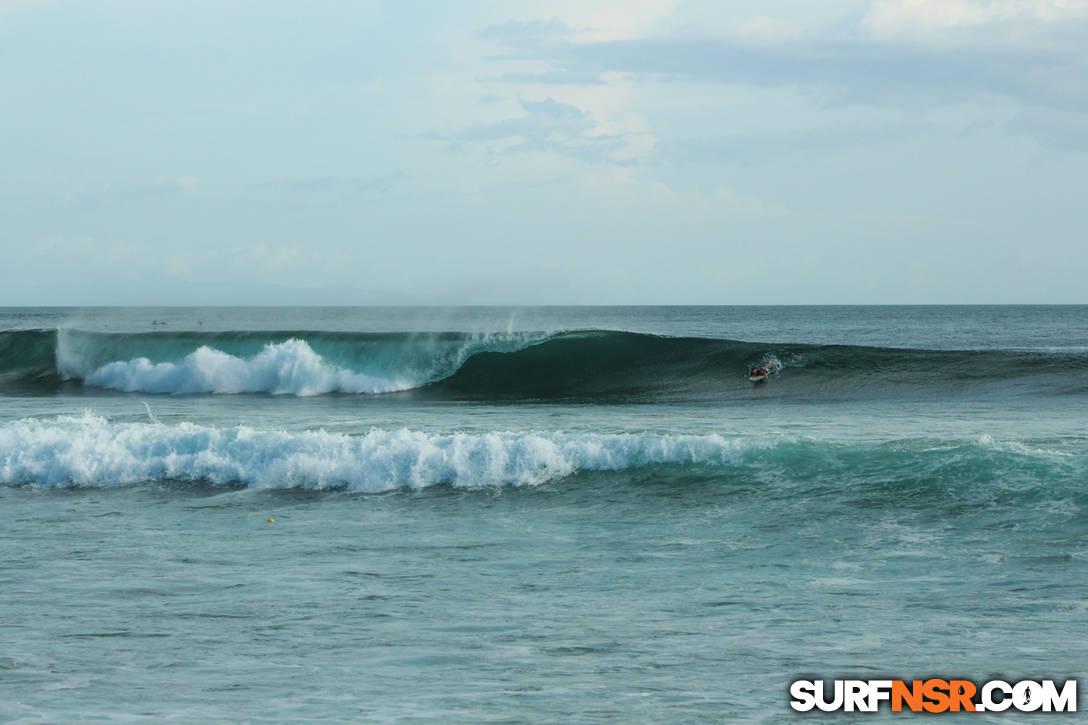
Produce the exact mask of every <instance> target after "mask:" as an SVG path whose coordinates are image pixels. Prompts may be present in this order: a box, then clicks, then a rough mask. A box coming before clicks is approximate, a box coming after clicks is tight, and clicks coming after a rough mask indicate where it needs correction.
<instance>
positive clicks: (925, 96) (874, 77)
mask: <svg viewBox="0 0 1088 725" xmlns="http://www.w3.org/2000/svg"><path fill="white" fill-rule="evenodd" d="M745 27H747V26H745V25H744V23H741V24H740V25H739V26H738V28H739V30H738V32H737V33H735V34H733V35H731V36H728V37H721V36H718V37H713V36H709V35H706V36H701V37H700V36H692V35H690V34H685V35H683V36H675V35H674V36H645V37H638V38H634V39H625V40H605V41H584V40H580V41H574V40H571V39H570V38H569V37H567V36H564V34H563V33H562V32H561V29H560V28H559V27H558V26H556V25H554V24H552V25H526V24H522V25H518V26H516V28H515V27H513V26H496V27H493V28H491V29H489V30H488V31H487V32H488V34H489V37H491V38H492V39H495V40H501V41H502V42H503V43H505V44H506V46H507V48H508V52H507V53H506V54H503V55H501V56H498V57H496V58H495V60H496V61H503V62H508V61H537V62H539V63H541V64H542V67H543V68H544V70H540V71H538V72H535V73H530V72H520V73H517V74H507V75H502V76H499V77H498V78H496V80H502V81H516V82H523V83H524V82H535V83H539V84H568V85H569V84H574V85H585V84H590V83H601V82H602V78H603V77H605V76H606V74H609V73H619V74H624V75H625V76H627V77H634V78H638V79H642V80H657V81H665V82H678V81H679V82H701V83H726V84H739V85H751V86H760V87H768V86H771V87H781V86H791V87H800V88H813V89H817V90H818V91H819V92H820V93H821V94H822V95H824V96H826V97H829V98H832V99H836V100H839V101H844V102H852V103H871V104H886V103H893V104H902V103H909V104H911V105H917V104H918V103H920V102H921V103H958V102H961V101H963V100H965V99H967V98H971V97H980V96H983V97H1002V98H1007V99H1011V100H1013V101H1015V102H1018V103H1022V104H1026V105H1039V106H1047V107H1053V108H1063V109H1067V110H1068V109H1076V110H1079V111H1085V110H1088V58H1086V56H1085V54H1084V52H1083V50H1082V47H1081V46H1082V45H1083V39H1084V38H1085V37H1088V0H1065V1H1064V2H1062V0H1030V1H1029V0H1004V1H1003V2H996V3H987V4H981V3H972V2H967V1H966V0H881V1H880V2H877V3H875V4H873V5H872V6H871V7H870V9H869V11H868V12H867V13H865V14H864V15H863V16H862V17H861V19H860V20H858V21H855V22H853V23H851V24H850V25H848V26H847V27H846V28H845V30H843V29H842V28H841V27H840V28H839V29H837V30H834V31H825V32H822V33H817V34H808V35H804V34H801V33H800V32H799V31H798V29H797V28H796V27H790V28H782V27H777V26H776V25H775V24H774V23H769V22H759V23H755V24H754V25H751V27H750V28H748V30H747V31H744V29H745ZM741 31H744V32H741ZM952 31H955V32H952Z"/></svg>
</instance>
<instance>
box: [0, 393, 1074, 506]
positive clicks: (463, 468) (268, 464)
mask: <svg viewBox="0 0 1088 725" xmlns="http://www.w3.org/2000/svg"><path fill="white" fill-rule="evenodd" d="M647 467H658V469H657V470H658V474H657V475H655V479H656V480H665V481H669V480H673V479H671V478H669V477H668V476H665V477H664V478H662V477H661V474H662V473H663V472H662V471H661V470H660V467H667V468H669V469H672V470H674V471H675V472H676V473H677V474H679V475H680V476H681V479H680V480H683V473H684V472H685V471H689V472H690V471H703V472H704V473H708V474H710V475H712V476H713V477H714V478H715V479H716V480H723V481H730V480H731V481H733V482H735V483H737V484H739V485H745V486H749V487H750V486H752V485H766V486H782V485H786V486H792V485H795V484H797V483H801V484H804V485H805V487H806V488H805V489H804V491H802V490H798V491H797V494H798V495H801V494H802V493H804V495H808V494H809V493H812V492H815V493H816V494H819V495H824V494H828V493H831V492H833V491H835V490H837V489H839V488H841V487H845V486H850V485H855V484H857V483H858V482H859V481H860V482H862V484H863V489H862V490H863V491H864V492H865V493H866V494H867V495H871V496H872V497H873V499H874V501H875V500H887V501H889V502H892V503H893V504H894V505H899V503H902V502H903V501H904V500H905V499H904V496H906V495H907V492H908V490H909V491H911V492H912V493H911V495H914V496H921V497H922V498H921V499H919V500H924V501H928V502H929V503H928V504H927V505H937V504H939V503H940V501H939V499H940V498H941V497H942V496H943V495H945V493H953V494H954V495H953V496H952V498H950V499H949V501H952V502H962V501H963V500H964V499H962V498H960V497H959V495H960V494H961V493H962V494H968V495H969V496H971V499H970V500H972V501H974V502H975V503H979V502H983V501H985V500H987V499H989V498H993V499H994V500H997V499H1001V500H1004V501H1006V503H1007V502H1008V500H1009V499H1010V498H1014V499H1016V500H1020V501H1025V502H1028V501H1040V500H1045V499H1054V500H1057V499H1064V498H1068V497H1069V496H1072V497H1073V499H1075V500H1076V501H1078V502H1079V503H1078V504H1077V505H1083V504H1088V500H1086V497H1088V490H1086V487H1085V485H1084V483H1085V481H1086V480H1088V456H1085V455H1084V454H1083V453H1070V452H1063V451H1057V450H1050V449H1047V448H1043V447H1033V446H1029V445H1027V444H1025V443H1022V442H1017V441H1006V442H1001V441H994V440H993V439H992V438H990V437H988V436H983V437H982V438H980V439H977V440H974V441H958V442H956V441H952V442H948V441H945V442H934V441H902V442H892V443H887V444H847V443H831V442H826V441H818V440H812V439H805V438H792V437H771V438H767V437H743V436H736V437H726V436H722V435H717V434H711V435H670V434H654V433H639V434H593V433H566V434H565V433H542V432H520V433H519V432H491V433H483V434H462V433H457V434H449V435H439V434H429V433H422V432H415V431H409V430H395V431H390V430H383V429H373V430H371V431H369V432H367V433H364V434H362V435H357V436H352V435H345V434H339V433H329V432H325V431H309V432H293V433H292V432H284V431H266V430H257V429H253V428H248V427H237V428H217V427H212V426H204V425H196V424H191V423H181V424H178V425H162V424H155V423H115V422H110V421H108V420H107V419H105V418H101V417H96V416H93V415H91V414H89V413H88V414H85V415H84V416H83V417H80V418H73V417H63V416H62V417H58V418H55V419H50V420H38V419H23V420H17V421H11V422H8V423H4V424H2V425H0V484H5V485H37V486H45V487H73V486H74V487H111V486H119V485H132V484H137V483H142V482H152V481H186V482H205V483H210V484H219V485H223V484H241V485H243V486H245V487H248V488H262V489H265V488H305V489H348V490H352V491H361V492H381V491H389V490H393V489H401V488H408V489H422V488H427V487H430V486H436V485H450V486H455V487H461V488H477V487H498V486H531V485H538V484H542V483H547V482H551V481H559V480H563V479H568V478H572V477H577V476H580V475H585V474H591V473H593V472H609V471H612V472H616V471H620V472H622V471H634V470H637V469H644V468H647ZM828 471H830V472H831V473H830V474H828V473H827V472H828ZM726 474H734V475H732V477H730V476H729V475H726ZM934 486H936V487H939V488H941V489H942V491H944V493H942V492H941V491H936V490H932V491H931V490H929V489H930V488H933V487H934ZM920 487H921V488H923V489H925V490H920ZM805 492H807V493H805ZM821 492H822V493H821ZM895 502H899V503H895ZM956 505H960V504H959V503H957V504H956Z"/></svg>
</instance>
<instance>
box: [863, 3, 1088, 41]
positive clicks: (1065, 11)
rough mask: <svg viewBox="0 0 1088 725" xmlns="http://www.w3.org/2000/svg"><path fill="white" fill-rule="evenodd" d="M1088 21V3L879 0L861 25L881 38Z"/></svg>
mask: <svg viewBox="0 0 1088 725" xmlns="http://www.w3.org/2000/svg"><path fill="white" fill-rule="evenodd" d="M1085 17H1088V0H996V1H994V2H972V1H971V0H877V2H875V3H873V5H872V7H871V8H870V9H869V12H868V13H866V15H865V17H864V18H863V20H862V22H861V26H862V28H863V29H864V30H866V31H868V32H869V33H871V34H873V35H875V36H877V37H886V38H894V37H903V36H907V37H910V36H917V35H920V34H925V33H928V32H934V31H948V30H956V29H967V28H977V27H979V26H985V25H992V24H994V23H1002V22H1007V21H1013V20H1017V21H1025V20H1026V21H1033V22H1040V23H1050V22H1055V21H1059V20H1064V19H1073V18H1085Z"/></svg>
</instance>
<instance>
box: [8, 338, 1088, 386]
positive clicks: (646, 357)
mask: <svg viewBox="0 0 1088 725" xmlns="http://www.w3.org/2000/svg"><path fill="white" fill-rule="evenodd" d="M767 362H770V363H772V366H773V369H774V374H773V375H772V383H773V384H772V385H768V386H763V387H762V389H761V390H760V391H759V393H758V395H760V396H763V397H768V396H788V397H791V398H794V399H805V398H821V397H822V398H828V397H830V398H835V397H843V396H846V397H855V396H859V395H862V396H868V397H874V396H875V397H879V396H882V395H895V394H899V393H901V392H903V391H910V390H922V389H924V390H925V394H926V395H932V394H933V393H934V391H935V389H939V390H940V392H941V394H946V395H947V394H962V393H964V392H965V391H968V390H978V391H982V392H983V393H984V394H990V393H992V392H994V391H998V390H1002V391H1011V392H1014V393H1028V394H1033V395H1034V394H1084V393H1085V392H1086V391H1088V354H1086V353H1083V352H1070V351H1065V352H1045V351H1034V352H1028V351H1015V350H984V351H979V350H939V351H938V350H918V349H894V348H877V347H862V346H844V345H808V344H793V343H760V342H742V341H737V340H723V339H709V338H676V337H661V336H655V335H648V334H639V333H632V332H618V331H602V330H586V331H567V332H559V333H545V332H537V333H496V334H468V333H435V334H418V333H415V334H409V333H329V332H314V331H293V332H292V331H288V332H250V331H247V332H223V333H196V332H171V333H161V332H154V333H138V334H109V333H91V332H83V331H78V330H59V331H58V330H29V331H7V332H0V390H5V391H8V392H18V391H20V390H29V391H34V392H39V391H41V390H42V389H46V390H57V389H62V388H63V389H65V390H68V391H72V390H79V389H81V388H88V389H95V388H97V389H108V390H118V391H125V392H142V393H175V394H186V393H188V394H191V393H221V394H223V393H270V394H281V395H284V394H286V395H321V394H328V393H344V394H374V393H393V392H398V391H406V390H416V391H417V393H415V394H419V395H428V396H439V397H455V398H468V399H480V400H488V399H501V398H510V399H519V398H520V399H577V400H602V399H606V400H633V401H646V400H660V399H677V398H681V399H722V398H729V397H736V396H751V395H753V391H752V388H751V385H750V384H749V383H748V381H747V376H746V372H747V370H748V369H749V367H750V366H752V365H756V364H763V363H767Z"/></svg>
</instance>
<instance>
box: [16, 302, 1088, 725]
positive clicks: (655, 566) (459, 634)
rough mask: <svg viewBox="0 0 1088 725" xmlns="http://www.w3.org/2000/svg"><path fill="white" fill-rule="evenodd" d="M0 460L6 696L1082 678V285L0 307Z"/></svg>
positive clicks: (577, 701)
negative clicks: (611, 299)
mask: <svg viewBox="0 0 1088 725" xmlns="http://www.w3.org/2000/svg"><path fill="white" fill-rule="evenodd" d="M766 361H773V362H774V363H775V373H774V374H773V375H772V376H771V380H770V381H769V382H768V383H767V384H766V385H763V386H758V387H753V386H752V385H751V384H750V383H748V382H747V379H746V375H745V374H746V372H747V369H748V367H750V366H751V365H754V364H757V363H762V362H766ZM0 482H2V484H3V485H0V511H2V512H3V517H2V518H3V524H2V525H0V542H2V551H3V556H2V557H0V591H2V592H3V594H2V596H0V622H2V623H3V625H2V627H3V635H2V639H3V643H4V647H3V648H2V650H0V720H5V721H26V722H36V721H47V722H57V721H70V720H75V719H78V718H81V717H86V718H107V717H109V718H115V719H124V720H126V721H147V722H159V721H163V720H174V721H182V722H196V721H205V720H239V719H241V720H249V721H253V722H295V721H322V720H323V721H332V722H337V721H339V722H354V721H360V720H363V721H405V720H407V721H412V720H413V719H414V720H418V721H446V722H558V721H564V722H565V721H573V722H614V721H621V720H622V721H627V720H631V721H636V722H677V721H689V722H703V721H723V722H733V721H752V722H780V721H782V720H784V719H790V718H791V717H792V716H794V714H793V713H792V711H791V710H790V709H789V707H788V697H787V687H788V683H789V682H790V681H791V680H793V679H797V678H801V677H804V678H824V679H833V678H841V677H856V676H861V677H882V676H887V677H895V678H907V679H910V678H915V677H928V676H933V675H954V676H958V677H960V676H962V677H967V678H970V679H973V680H976V681H978V680H986V679H993V678H998V677H1000V678H1001V679H1006V680H1009V681H1015V680H1018V679H1024V678H1040V677H1054V678H1058V679H1064V678H1071V677H1078V676H1079V677H1081V678H1082V679H1083V677H1084V673H1085V670H1086V665H1088V655H1086V651H1088V650H1086V648H1085V647H1084V642H1085V641H1086V639H1088V616H1086V615H1088V604H1085V602H1086V595H1088V521H1086V518H1085V507H1086V505H1088V308H1086V307H879V308H868V307H842V308H825V307H818V308H776V307H764V308H547V309H498V308H461V309H441V310H439V309H424V308H407V309H363V308H343V309H278V310H268V309H264V310H244V309H123V310H113V309H108V310H27V309H15V310H13V309H7V310H0ZM269 518H273V519H274V522H269V521H268V519H269ZM1081 699H1082V700H1083V692H1082V697H1081ZM886 717H891V716H890V715H887V714H886ZM1011 717H1012V719H1010V716H1008V715H1005V716H999V715H986V716H975V717H972V718H971V721H973V722H987V721H993V722H1011V721H1014V720H1015V721H1017V722H1022V721H1025V720H1030V719H1031V718H1030V717H1025V716H1023V715H1015V716H1011ZM1052 718H1053V716H1050V717H1047V716H1044V715H1041V716H1038V718H1037V719H1038V720H1039V721H1045V720H1047V719H1052ZM876 719H877V720H880V719H882V718H880V717H877V718H876ZM1059 719H1062V718H1061V717H1059Z"/></svg>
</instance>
